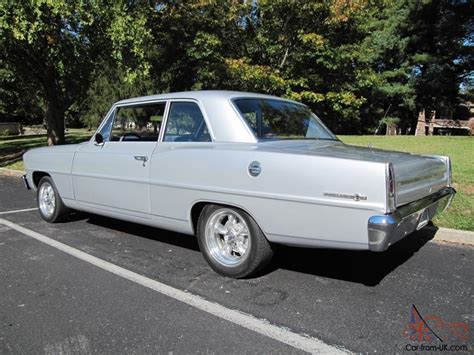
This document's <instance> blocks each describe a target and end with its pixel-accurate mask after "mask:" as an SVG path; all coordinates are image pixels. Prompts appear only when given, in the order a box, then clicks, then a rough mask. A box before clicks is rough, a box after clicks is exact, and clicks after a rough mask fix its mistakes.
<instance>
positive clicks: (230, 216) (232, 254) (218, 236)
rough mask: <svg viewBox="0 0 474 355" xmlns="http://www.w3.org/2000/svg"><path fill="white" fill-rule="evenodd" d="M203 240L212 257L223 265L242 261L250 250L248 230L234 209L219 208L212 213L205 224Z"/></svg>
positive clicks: (236, 263) (232, 264)
mask: <svg viewBox="0 0 474 355" xmlns="http://www.w3.org/2000/svg"><path fill="white" fill-rule="evenodd" d="M205 241H206V245H207V248H208V250H209V253H210V255H211V256H212V258H213V259H215V260H216V261H217V262H219V263H220V264H222V265H224V266H236V265H239V264H240V263H242V262H243V261H244V260H245V258H246V257H247V256H248V251H249V250H250V232H249V228H248V226H247V223H246V222H245V220H244V218H243V217H242V216H241V215H240V214H239V213H237V212H236V211H233V210H230V209H227V208H221V209H218V210H216V211H214V213H212V214H211V215H210V216H209V218H208V219H207V222H206V226H205Z"/></svg>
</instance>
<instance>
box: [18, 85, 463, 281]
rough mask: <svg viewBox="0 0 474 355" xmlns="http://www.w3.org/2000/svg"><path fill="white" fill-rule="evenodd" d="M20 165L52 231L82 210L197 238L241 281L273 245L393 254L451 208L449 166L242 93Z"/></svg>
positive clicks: (156, 113) (116, 116)
mask: <svg viewBox="0 0 474 355" xmlns="http://www.w3.org/2000/svg"><path fill="white" fill-rule="evenodd" d="M23 159H24V162H25V167H26V175H25V177H24V180H25V182H26V185H27V186H29V187H32V188H33V189H35V190H37V199H38V206H39V212H40V214H41V216H42V217H43V218H44V219H45V220H46V221H48V222H56V221H58V220H59V219H61V218H63V217H64V216H67V210H68V209H75V210H81V211H87V212H92V213H96V214H100V215H104V216H108V217H114V218H118V219H122V220H126V221H131V222H135V223H142V224H146V225H150V226H154V227H158V228H163V229H168V230H172V231H176V232H180V233H184V234H193V235H194V234H195V235H197V237H198V241H199V246H200V248H201V251H202V253H203V254H204V257H205V258H206V260H207V261H208V262H209V264H210V265H211V266H212V268H213V269H214V270H216V271H217V272H219V273H220V274H223V275H226V276H229V277H236V278H239V277H246V276H249V275H251V274H252V273H255V272H256V271H258V270H260V269H261V268H263V267H264V266H265V265H266V264H267V263H268V262H269V260H270V259H271V257H272V254H273V246H274V245H275V244H286V245H295V246H303V247H324V248H342V249H357V250H372V251H376V252H381V251H384V250H386V249H387V248H388V247H389V246H390V245H392V244H393V243H395V242H397V241H398V240H400V239H402V238H404V237H405V236H407V235H409V234H410V233H412V232H414V231H416V230H418V229H420V228H422V227H424V226H425V225H426V224H427V223H428V222H429V221H430V220H431V219H432V218H433V217H434V216H435V214H436V213H437V212H439V211H441V210H443V209H444V208H446V206H447V205H448V203H449V201H450V200H451V198H452V197H453V196H454V194H455V190H454V189H453V188H452V187H451V164H450V160H449V158H448V157H443V156H420V155H413V154H408V153H398V152H390V151H382V150H377V149H372V148H362V147H354V146H349V145H346V144H344V143H342V142H341V141H339V140H338V139H337V138H336V136H335V135H334V134H333V133H331V132H330V131H329V129H327V128H326V127H325V126H324V124H323V123H322V122H321V121H320V120H319V118H318V117H317V116H316V115H315V114H313V113H312V112H311V111H310V109H309V108H308V107H307V106H305V105H303V104H301V103H298V102H295V101H290V100H286V99H282V98H278V97H273V96H268V95H260V94H253V93H244V92H228V91H193V92H181V93H170V94H163V95H155V96H148V97H139V98H134V99H130V100H124V101H120V102H117V103H115V104H114V105H113V106H112V108H111V109H110V111H109V112H108V114H107V116H106V117H105V118H104V120H103V122H102V124H101V125H100V127H99V128H98V130H97V132H96V133H95V134H94V136H93V137H92V139H91V140H90V141H89V142H85V143H82V144H75V145H63V146H55V147H47V148H39V149H33V150H30V151H28V152H27V153H26V154H25V155H24V158H23Z"/></svg>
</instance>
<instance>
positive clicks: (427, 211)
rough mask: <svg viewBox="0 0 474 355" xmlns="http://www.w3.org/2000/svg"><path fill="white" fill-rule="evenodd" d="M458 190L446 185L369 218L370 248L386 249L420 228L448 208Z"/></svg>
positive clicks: (373, 249) (376, 249)
mask: <svg viewBox="0 0 474 355" xmlns="http://www.w3.org/2000/svg"><path fill="white" fill-rule="evenodd" d="M455 194H456V190H455V189H453V188H452V187H446V188H444V189H442V190H440V191H438V192H436V193H434V194H432V195H430V196H427V197H424V198H422V199H420V200H418V201H414V202H412V203H409V204H408V205H405V206H402V207H400V208H397V210H396V211H395V212H393V213H390V214H386V215H380V216H372V217H370V218H369V223H368V231H369V250H371V251H379V252H380V251H385V250H387V249H388V247H389V246H390V245H392V244H395V243H396V242H398V241H399V240H400V239H403V238H404V237H406V236H407V235H408V234H410V233H413V232H414V231H416V230H420V229H421V228H423V227H424V226H426V225H427V224H428V222H429V221H431V220H432V219H433V218H434V216H435V215H437V214H438V213H441V212H443V211H444V210H445V209H446V208H448V206H449V204H450V202H451V200H452V198H453V197H454V195H455Z"/></svg>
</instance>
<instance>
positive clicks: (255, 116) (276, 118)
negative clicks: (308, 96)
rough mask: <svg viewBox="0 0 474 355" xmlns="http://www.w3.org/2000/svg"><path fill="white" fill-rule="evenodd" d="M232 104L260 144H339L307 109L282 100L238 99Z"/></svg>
mask: <svg viewBox="0 0 474 355" xmlns="http://www.w3.org/2000/svg"><path fill="white" fill-rule="evenodd" d="M233 102H234V104H235V106H236V107H237V109H238V110H239V112H240V114H241V115H242V117H243V118H244V120H245V121H246V122H247V124H248V125H249V127H250V128H251V129H252V130H253V132H254V134H255V135H256V136H257V137H258V139H260V140H268V139H324V140H337V138H336V136H335V135H334V134H333V133H331V131H330V130H329V129H328V128H326V126H324V124H323V123H322V122H321V121H320V120H319V119H318V117H317V116H316V115H315V114H314V113H312V112H311V110H310V109H309V108H307V107H306V106H303V105H299V104H296V103H292V102H288V101H283V100H272V99H260V98H253V99H251V98H247V99H235V100H233Z"/></svg>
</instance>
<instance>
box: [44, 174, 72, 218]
mask: <svg viewBox="0 0 474 355" xmlns="http://www.w3.org/2000/svg"><path fill="white" fill-rule="evenodd" d="M36 199H37V202H38V209H39V212H40V215H41V217H42V218H43V219H44V220H45V221H47V222H52V223H54V222H59V221H60V220H61V219H62V218H63V217H64V216H65V215H66V214H67V207H66V206H65V205H64V203H63V201H62V200H61V197H60V196H59V193H58V190H57V188H56V186H55V185H54V182H53V179H51V177H49V176H44V177H42V178H41V180H40V181H39V183H38V190H37V195H36Z"/></svg>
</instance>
